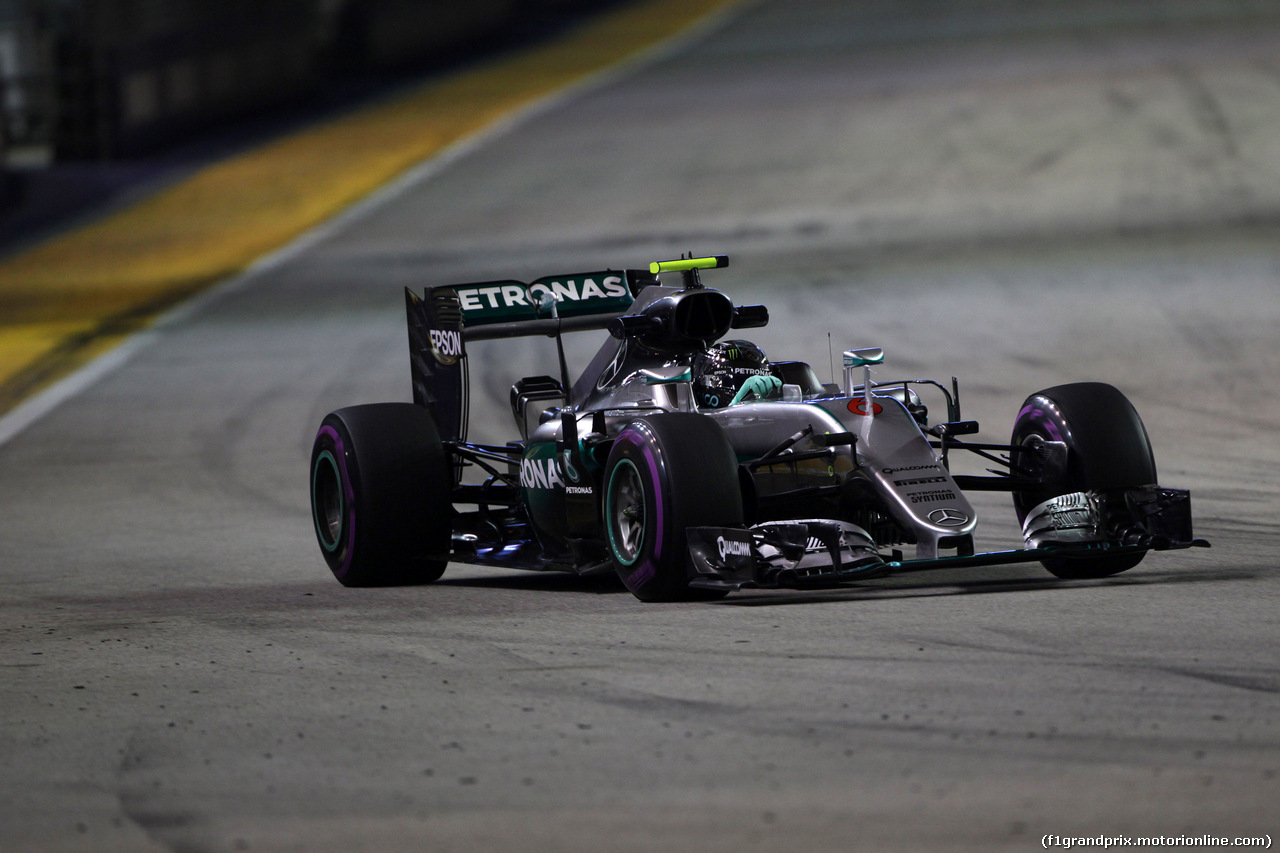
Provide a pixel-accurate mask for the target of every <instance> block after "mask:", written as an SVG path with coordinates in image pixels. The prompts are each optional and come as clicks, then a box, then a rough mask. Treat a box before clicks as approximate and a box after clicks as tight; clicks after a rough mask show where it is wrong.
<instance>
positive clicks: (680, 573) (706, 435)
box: [601, 412, 743, 601]
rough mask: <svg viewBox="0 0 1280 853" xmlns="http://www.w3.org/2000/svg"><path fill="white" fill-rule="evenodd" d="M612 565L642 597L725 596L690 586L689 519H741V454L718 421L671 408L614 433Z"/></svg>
mask: <svg viewBox="0 0 1280 853" xmlns="http://www.w3.org/2000/svg"><path fill="white" fill-rule="evenodd" d="M601 511H602V514H603V520H604V528H605V544H606V546H607V548H608V551H609V555H610V557H611V558H612V560H613V565H614V569H615V570H616V571H617V573H618V576H619V577H620V578H622V582H623V583H624V584H626V586H627V589H629V590H631V592H632V594H634V595H635V596H636V598H639V599H640V600H641V601H687V600H705V599H708V598H719V597H721V596H723V595H724V593H723V592H720V591H711V590H701V589H693V588H690V586H689V575H688V569H687V565H688V552H689V547H688V539H687V536H686V534H685V530H686V529H687V528H689V527H704V526H706V527H740V526H741V525H742V523H743V521H742V519H743V511H742V491H741V487H740V485H739V481H738V462H737V457H736V456H735V454H734V452H733V448H732V446H731V445H730V444H729V440H728V438H727V437H726V436H725V434H724V430H722V429H721V428H720V426H719V424H717V423H715V422H714V421H712V420H711V419H709V418H707V417H706V416H704V415H698V414H693V413H685V412H669V413H663V414H656V415H652V416H650V417H648V418H644V419H641V420H636V421H633V422H632V423H630V424H628V425H627V426H625V427H624V428H623V429H622V430H621V431H620V432H619V433H618V436H617V438H616V439H615V440H614V443H613V448H612V450H611V451H610V453H609V459H608V462H607V463H606V465H605V472H604V498H603V503H602V507H601Z"/></svg>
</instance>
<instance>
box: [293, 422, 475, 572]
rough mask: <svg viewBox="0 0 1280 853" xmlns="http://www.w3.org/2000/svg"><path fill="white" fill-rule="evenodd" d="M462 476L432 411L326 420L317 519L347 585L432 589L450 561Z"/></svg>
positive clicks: (314, 480)
mask: <svg viewBox="0 0 1280 853" xmlns="http://www.w3.org/2000/svg"><path fill="white" fill-rule="evenodd" d="M452 482H453V478H452V472H451V471H450V469H449V464H448V459H447V457H446V454H445V451H444V447H443V445H442V444H441V442H440V436H439V432H438V431H437V429H436V425H435V421H434V419H433V418H432V417H431V414H430V413H429V412H428V411H427V410H426V409H424V408H422V407H421V406H415V405H413V404H412V403H375V404H372V405H365V406H350V407H348V408H345V409H339V410H337V411H336V412H331V413H330V414H328V415H326V416H325V418H324V421H323V422H322V423H321V425H320V429H319V431H318V432H317V433H316V438H315V443H314V444H313V446H312V449H311V517H312V521H313V523H314V526H315V533H316V539H317V541H318V542H319V544H320V552H321V554H322V555H323V556H324V559H325V562H326V563H328V565H329V568H330V569H331V570H332V571H333V574H334V577H336V578H337V579H338V580H339V581H340V582H341V583H342V584H343V585H344V586H391V585H398V584H419V583H430V582H432V581H434V580H437V579H439V577H440V576H441V575H442V574H443V573H444V569H445V565H446V564H447V562H448V557H449V540H450V534H451V529H450V524H451V521H450V516H451V515H452V507H451V504H450V498H449V493H450V489H451V486H452Z"/></svg>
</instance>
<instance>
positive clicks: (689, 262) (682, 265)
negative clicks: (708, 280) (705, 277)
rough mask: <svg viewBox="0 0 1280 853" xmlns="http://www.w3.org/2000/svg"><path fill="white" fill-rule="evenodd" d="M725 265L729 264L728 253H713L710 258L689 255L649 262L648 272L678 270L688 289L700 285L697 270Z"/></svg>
mask: <svg viewBox="0 0 1280 853" xmlns="http://www.w3.org/2000/svg"><path fill="white" fill-rule="evenodd" d="M691 254H692V253H691ZM727 266H729V256H728V255H713V256H712V257H710V258H694V257H689V258H680V259H679V260H675V261H654V262H653V263H651V264H649V272H651V273H654V274H655V275H656V274H657V273H661V272H678V273H680V275H681V278H682V279H683V280H684V286H685V288H686V289H688V288H694V287H702V279H701V278H700V277H699V276H698V270H715V269H720V268H721V267H727Z"/></svg>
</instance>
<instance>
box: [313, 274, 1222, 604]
mask: <svg viewBox="0 0 1280 853" xmlns="http://www.w3.org/2000/svg"><path fill="white" fill-rule="evenodd" d="M727 265H728V259H727V258H725V257H712V258H682V259H680V260H675V261H661V262H658V263H654V264H652V265H651V266H650V269H649V270H648V271H645V270H635V269H628V270H620V271H612V270H607V271H603V272H594V273H580V274H574V275H563V276H548V277H546V278H542V279H538V280H537V281H535V282H532V283H530V284H525V283H523V282H518V281H491V282H482V283H475V284H458V285H449V286H440V287H430V288H427V289H426V293H425V295H424V296H422V297H419V296H418V295H417V294H415V293H414V292H412V291H406V307H407V311H408V320H409V345H410V363H411V368H412V377H413V402H412V403H379V404H373V405H364V406H353V407H349V408H344V409H339V410H338V411H336V412H333V413H331V414H329V415H328V416H326V417H325V419H324V421H323V423H322V424H321V426H320V430H319V433H318V434H317V435H316V439H315V445H314V449H313V450H312V454H311V506H312V514H313V517H314V520H315V529H316V536H317V538H318V539H319V542H320V549H321V551H322V553H323V555H324V558H325V560H326V561H327V562H328V564H329V567H330V568H331V569H332V570H333V573H334V575H336V576H337V578H338V580H339V581H341V582H342V583H343V584H345V585H347V586H372V585H384V584H398V583H426V582H431V581H434V580H436V579H438V578H439V577H440V576H441V574H442V573H443V572H444V569H445V565H446V564H447V563H448V562H449V561H456V562H463V563H474V564H481V565H489V566H502V567H514V568H522V569H537V570H546V569H553V570H567V571H571V572H578V573H587V572H594V571H599V570H606V571H607V570H609V569H612V570H614V571H616V572H617V574H618V575H619V576H620V577H621V578H622V581H623V582H624V583H625V584H626V586H627V588H628V589H630V590H631V592H633V593H634V594H635V595H636V597H638V598H640V599H642V600H645V601H670V600H680V599H698V598H702V599H705V598H715V597H718V596H721V595H724V594H725V593H727V592H729V591H732V590H736V589H740V588H743V587H750V588H779V587H786V588H810V587H821V586H834V585H839V584H844V583H849V582H857V581H861V580H864V579H867V578H874V577H878V576H881V575H885V574H889V573H893V572H902V571H908V570H916V569H933V568H944V567H954V566H969V565H976V564H994V563H1014V562H1023V561H1035V560H1038V561H1040V562H1041V563H1042V564H1043V565H1044V566H1045V567H1046V568H1047V569H1048V570H1049V571H1050V572H1052V573H1053V574H1055V575H1057V576H1059V577H1063V578H1096V577H1103V576H1106V575H1111V574H1115V573H1116V572H1121V571H1124V570H1125V569H1128V568H1131V567H1133V566H1135V565H1137V564H1138V562H1139V561H1141V560H1142V558H1143V557H1144V556H1145V555H1146V554H1147V552H1148V551H1153V550H1155V551H1163V550H1169V549H1175V548H1188V547H1191V546H1193V545H1200V546H1207V545H1208V543H1207V542H1204V541H1203V540H1199V539H1195V538H1193V536H1192V531H1191V502H1190V495H1189V493H1188V492H1186V491H1184V490H1178V489H1169V488H1164V487H1161V486H1159V485H1156V466H1155V460H1154V457H1153V455H1152V452H1151V445H1150V443H1149V441H1148V438H1147V433H1146V429H1145V428H1144V427H1143V424H1142V421H1141V420H1140V419H1139V417H1138V414H1137V412H1136V411H1135V410H1134V408H1133V406H1132V405H1131V404H1130V402H1129V401H1128V400H1127V399H1126V398H1125V397H1124V395H1123V394H1121V393H1120V392H1119V391H1118V390H1116V389H1115V388H1113V387H1111V386H1110V385H1104V384H1100V383H1079V384H1070V385H1059V386H1057V387H1054V388H1049V389H1046V390H1044V391H1040V392H1038V393H1035V394H1032V395H1031V396H1030V397H1028V398H1027V399H1026V402H1025V403H1024V404H1023V406H1022V409H1021V411H1020V412H1019V413H1018V415H1017V417H1016V419H1015V421H1014V424H1013V434H1012V437H1011V439H1010V440H1009V443H1008V444H986V443H975V442H970V441H965V440H963V439H962V436H965V435H969V434H972V433H974V432H976V431H977V429H978V425H977V423H976V422H974V421H966V420H962V419H961V415H960V404H959V386H958V383H957V382H956V380H955V379H952V381H951V383H950V387H948V386H947V385H944V384H942V383H940V382H936V381H934V380H919V379H917V380H908V381H902V380H896V381H890V382H884V381H881V382H875V381H872V378H871V373H870V370H871V366H872V365H875V364H879V363H881V362H882V360H883V357H884V354H883V352H882V351H881V350H880V349H870V348H863V349H850V350H848V351H846V352H844V353H843V368H844V370H843V383H842V384H840V385H836V384H834V383H831V384H825V385H824V384H823V383H822V382H821V381H820V380H819V379H818V377H817V376H816V374H815V372H814V370H813V369H812V367H810V365H808V364H806V363H804V362H800V361H772V362H771V361H769V360H767V359H766V358H765V356H764V353H763V352H762V351H761V350H760V349H759V348H758V347H757V346H755V345H754V344H752V343H750V342H749V341H746V340H741V339H731V340H723V338H725V336H726V335H728V334H729V332H730V330H741V329H749V328H755V327H760V326H764V325H765V324H766V323H767V322H768V320H769V314H768V311H767V309H766V308H765V307H764V306H762V305H738V306H735V305H734V304H733V302H732V301H731V300H730V298H729V297H728V296H726V295H725V294H724V293H722V292H720V291H718V290H714V289H711V288H708V287H704V286H703V284H702V281H701V277H700V271H701V270H707V269H714V268H718V267H724V266H727ZM664 273H665V274H677V275H678V276H679V277H680V283H679V285H678V286H675V285H664V284H662V283H661V282H660V280H659V278H658V276H659V275H660V274H664ZM604 329H607V330H608V332H609V335H610V337H609V338H608V339H606V341H605V343H604V344H603V346H602V347H601V348H600V350H599V352H598V353H597V354H596V355H595V357H594V358H593V359H592V361H591V363H590V364H589V365H588V366H587V369H586V370H585V371H584V372H583V373H582V374H581V375H580V376H578V378H577V379H576V381H572V382H571V381H570V375H569V370H568V367H567V365H566V360H565V355H564V348H563V343H562V339H561V336H562V335H563V334H565V333H568V332H577V331H583V330H604ZM527 335H541V336H546V337H550V338H554V339H555V342H556V345H557V351H558V354H559V367H560V370H559V373H560V375H559V376H558V377H554V376H528V377H524V378H520V379H518V380H517V381H516V382H515V384H514V385H513V386H512V388H511V411H512V414H513V416H514V418H515V428H516V430H518V433H519V437H518V438H517V439H516V440H514V441H510V442H508V443H507V444H505V445H501V446H494V445H484V444H476V443H472V442H469V441H467V415H468V391H469V388H468V378H467V359H468V358H469V350H470V349H471V348H472V346H473V344H477V343H479V342H480V341H484V340H487V339H495V338H506V337H516V336H527ZM921 390H924V391H926V392H927V393H928V394H930V395H932V396H936V397H937V398H938V400H939V401H941V402H942V403H944V405H945V417H944V418H939V419H936V420H934V419H931V413H930V411H929V409H928V407H927V406H926V405H925V404H924V403H923V402H922V399H921V397H920V394H919V391H921ZM960 451H963V452H966V453H973V454H977V455H978V456H980V457H982V458H983V459H984V460H986V461H987V462H989V463H991V464H992V465H994V466H995V467H993V468H988V469H987V471H988V473H989V474H990V476H972V475H968V476H966V475H961V474H953V473H952V472H951V470H950V456H951V455H952V454H955V453H957V452H960ZM977 490H983V491H1002V492H1008V493H1010V494H1011V495H1012V498H1013V505H1014V509H1015V511H1016V512H1017V516H1018V519H1019V521H1020V522H1021V523H1022V530H1023V536H1024V539H1025V542H1024V546H1025V547H1022V548H1019V549H1016V550H1007V551H996V552H988V553H975V549H974V530H975V526H976V524H977V516H976V514H975V512H974V509H973V507H972V506H971V505H970V503H969V501H968V499H967V498H966V496H965V493H966V492H972V491H977ZM908 547H910V548H913V549H914V550H913V552H911V553H910V554H909V556H908V554H907V553H906V552H904V551H903V550H902V549H904V548H908Z"/></svg>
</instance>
